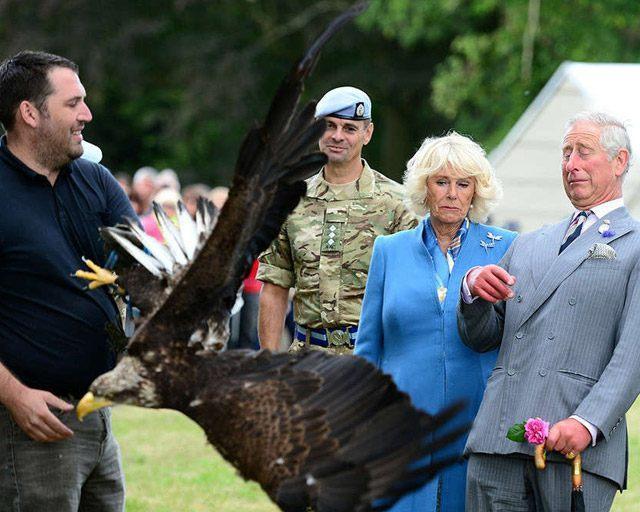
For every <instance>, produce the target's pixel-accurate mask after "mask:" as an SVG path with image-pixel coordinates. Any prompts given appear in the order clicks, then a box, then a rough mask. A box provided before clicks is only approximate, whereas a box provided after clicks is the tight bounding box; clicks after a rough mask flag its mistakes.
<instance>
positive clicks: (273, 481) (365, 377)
mask: <svg viewBox="0 0 640 512" xmlns="http://www.w3.org/2000/svg"><path fill="white" fill-rule="evenodd" d="M212 357H214V358H215V361H216V363H215V364H214V365H207V364H204V365H203V366H202V368H201V373H200V377H199V379H198V382H199V384H200V385H201V387H200V392H199V393H198V394H197V396H196V397H195V398H194V399H193V400H192V401H191V402H190V403H189V404H185V405H186V410H183V411H182V412H184V413H185V414H187V415H188V416H190V417H191V418H193V419H194V420H195V421H196V422H197V423H198V424H200V425H201V426H202V427H203V429H204V430H205V432H206V433H207V437H208V438H209V441H210V442H211V443H212V444H213V445H214V446H215V447H216V448H217V449H218V451H219V452H220V453H221V454H222V455H223V456H224V457H225V458H227V459H228V460H229V461H230V462H231V463H232V464H233V465H234V466H235V467H236V468H238V470H239V471H240V473H241V474H242V476H244V477H245V478H249V479H252V480H255V481H257V482H259V483H260V484H261V486H262V487H263V489H264V490H265V491H266V492H267V493H268V494H269V496H270V497H271V498H272V499H273V500H274V501H275V502H276V503H277V504H278V505H279V506H280V507H281V508H282V510H285V511H305V510H307V508H306V507H307V506H311V507H312V510H314V511H317V512H322V511H334V512H340V511H344V512H347V511H349V512H354V511H369V510H386V509H387V508H388V507H390V506H391V505H393V503H394V502H395V501H396V500H397V499H398V498H399V497H401V496H402V495H403V494H405V493H407V492H409V491H411V490H414V489H415V488H417V487H420V486H422V485H424V484H425V483H426V482H427V481H428V480H430V479H431V478H432V477H433V476H434V475H435V474H436V472H437V471H438V470H439V469H441V468H442V467H444V466H446V465H449V464H451V463H452V462H453V460H452V459H444V458H438V456H437V449H438V448H439V447H441V446H443V445H445V444H446V443H448V442H450V441H451V440H452V439H455V438H457V437H458V436H459V435H461V434H462V433H463V432H464V431H465V430H466V429H465V428H461V429H457V430H456V431H452V430H451V429H449V431H448V432H447V429H446V427H445V429H444V431H445V432H446V433H445V434H443V433H442V429H440V427H442V426H443V424H445V423H446V422H447V420H448V419H449V418H450V417H451V416H452V415H453V414H454V413H455V412H456V410H457V408H452V409H450V410H449V411H445V412H443V413H441V414H439V415H437V416H429V415H427V414H425V413H422V412H420V411H418V410H416V409H415V408H414V407H412V406H411V403H410V400H409V397H408V396H407V395H405V394H404V393H401V392H399V391H398V390H397V388H396V386H395V384H394V383H393V381H392V380H391V378H389V377H388V376H386V375H383V374H382V373H380V372H379V371H378V370H377V369H376V368H375V367H374V366H373V365H371V364H369V363H367V362H366V361H365V360H363V359H361V358H358V357H355V356H342V357H338V356H332V355H329V354H326V353H323V352H318V351H308V352H303V353H300V354H296V355H292V354H272V353H270V352H266V351H263V352H259V353H251V352H248V351H229V352H224V353H222V354H213V355H212ZM200 379H201V380H200ZM438 429H440V430H438ZM437 433H438V434H439V435H438V436H437V435H436V434H437ZM434 452H435V454H434Z"/></svg>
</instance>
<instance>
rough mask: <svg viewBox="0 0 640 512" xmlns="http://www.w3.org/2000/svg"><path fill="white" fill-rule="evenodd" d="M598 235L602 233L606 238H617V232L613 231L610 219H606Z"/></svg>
mask: <svg viewBox="0 0 640 512" xmlns="http://www.w3.org/2000/svg"><path fill="white" fill-rule="evenodd" d="M598 233H600V234H601V235H602V236H603V237H604V238H611V237H612V236H615V234H616V232H615V231H613V230H612V229H611V221H610V220H609V219H604V220H603V221H602V224H600V227H599V228H598Z"/></svg>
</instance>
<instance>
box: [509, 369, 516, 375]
mask: <svg viewBox="0 0 640 512" xmlns="http://www.w3.org/2000/svg"><path fill="white" fill-rule="evenodd" d="M515 374H516V371H515V370H514V369H513V368H509V369H508V370H507V375H509V376H511V377H513V376H514V375H515Z"/></svg>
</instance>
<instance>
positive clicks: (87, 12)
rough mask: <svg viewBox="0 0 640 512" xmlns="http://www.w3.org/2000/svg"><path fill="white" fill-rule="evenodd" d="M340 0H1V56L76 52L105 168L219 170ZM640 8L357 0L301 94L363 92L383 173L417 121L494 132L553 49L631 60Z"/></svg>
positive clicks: (552, 63)
mask: <svg viewBox="0 0 640 512" xmlns="http://www.w3.org/2000/svg"><path fill="white" fill-rule="evenodd" d="M351 3H352V1H351V0H316V1H314V2H308V1H307V0H137V1H135V2H131V1H129V0H92V1H90V2H87V1H85V0H0V58H4V57H7V56H9V55H11V54H13V53H15V52H17V51H19V50H21V49H25V48H30V49H43V50H47V51H51V52H54V53H59V54H62V55H65V56H67V57H70V58H71V59H73V60H75V61H76V62H78V64H79V65H80V67H81V78H82V80H83V82H84V84H85V86H86V88H87V91H88V93H89V97H88V102H89V104H90V106H91V108H92V110H93V113H94V121H93V122H92V123H91V124H90V125H89V126H88V127H87V129H86V132H85V133H86V134H87V138H88V139H89V140H92V141H94V142H96V143H98V144H99V145H100V146H101V147H102V148H103V150H104V153H105V163H106V164H107V165H108V166H109V167H111V168H112V170H114V171H127V172H132V171H134V170H135V169H136V168H138V167H140V166H142V165H155V166H157V167H172V168H175V169H176V170H177V171H178V172H179V174H180V176H181V178H182V179H183V181H185V182H192V181H205V182H207V183H210V184H224V183H228V181H229V177H230V175H231V172H232V168H233V165H234V159H235V154H236V150H237V148H238V146H239V145H240V142H241V137H242V135H243V134H244V132H245V131H246V129H247V128H248V127H249V126H250V125H251V123H252V122H253V121H254V120H255V119H260V118H261V117H262V116H263V115H264V113H265V110H266V108H267V106H268V101H269V99H270V97H271V94H272V93H273V91H275V89H276V87H277V84H278V82H279V80H280V78H281V77H282V76H283V75H284V73H285V72H286V71H287V69H288V67H289V66H290V65H291V64H292V63H293V61H294V60H295V59H296V58H297V57H298V55H299V54H300V53H301V52H302V50H303V48H304V47H305V46H306V44H308V43H309V42H310V41H311V40H312V39H313V37H314V36H316V35H317V34H318V33H319V31H320V30H321V29H322V27H323V26H324V24H325V23H326V22H327V21H328V20H330V19H331V18H332V17H333V16H334V15H335V14H337V13H338V12H339V11H340V10H342V9H344V8H345V7H346V6H347V5H349V4H351ZM536 6H537V11H536ZM639 11H640V3H639V2H637V1H636V0H609V1H606V2H605V1H604V0H574V1H572V2H565V1H564V0H420V1H416V0H372V2H371V6H370V8H369V10H368V11H367V12H366V13H365V14H364V15H363V16H362V17H361V18H360V19H359V20H358V22H357V23H356V24H355V25H351V26H349V27H347V28H346V29H345V30H343V31H342V32H341V33H340V34H339V35H338V36H337V37H336V38H335V39H334V40H333V41H331V42H330V43H329V45H328V46H327V49H326V51H325V52H324V55H323V56H322V58H321V60H320V63H319V65H318V69H317V70H316V72H315V73H314V75H313V76H312V78H311V80H310V81H309V83H308V84H307V86H308V90H307V94H306V98H307V99H310V98H316V99H317V98H319V97H320V96H321V95H322V94H323V93H324V92H325V91H326V90H328V89H330V88H331V87H336V86H339V85H346V84H350V85H354V86H356V87H361V88H362V89H364V90H366V91H367V92H368V93H369V94H370V96H371V97H372V99H373V116H374V121H375V133H374V137H373V141H372V143H371V145H370V147H368V148H367V149H366V151H365V153H366V156H367V158H368V159H369V160H370V163H371V164H372V165H373V166H374V167H376V168H378V169H379V170H381V171H383V172H385V173H387V174H389V175H390V176H392V177H394V178H396V179H398V178H400V176H401V174H402V170H403V169H404V164H405V162H406V160H407V159H408V158H409V157H410V156H411V154H412V153H413V151H414V150H415V148H416V147H417V145H418V144H419V143H420V141H421V139H423V138H424V137H425V136H427V135H433V134H436V135H438V134H442V133H444V132H446V131H447V130H448V129H451V128H455V129H457V130H458V131H461V132H463V133H468V134H471V135H473V136H474V138H476V139H477V140H478V141H480V142H481V143H484V144H486V145H488V146H491V145H494V144H495V143H497V142H498V141H499V139H500V138H501V137H502V136H503V135H504V133H505V132H506V130H507V129H508V128H509V127H510V126H511V125H512V124H513V122H514V121H515V120H516V119H517V118H518V116H519V115H520V114H521V113H522V111H523V110H524V109H525V108H526V106H527V105H528V104H529V102H530V101H531V100H532V99H533V97H534V95H535V94H536V93H537V92H538V91H539V89H540V88H541V87H542V86H543V85H544V83H545V82H546V81H547V80H548V78H549V77H550V76H551V74H552V73H553V72H554V71H555V69H556V68H557V66H558V65H559V64H560V63H561V62H562V61H564V60H580V61H620V62H636V61H638V57H639V56H640V27H639V26H638V23H637V20H638V19H640V18H639V14H640V12H639ZM532 12H533V13H534V14H535V13H536V12H537V14H538V16H537V21H536V16H532V14H531V13H532Z"/></svg>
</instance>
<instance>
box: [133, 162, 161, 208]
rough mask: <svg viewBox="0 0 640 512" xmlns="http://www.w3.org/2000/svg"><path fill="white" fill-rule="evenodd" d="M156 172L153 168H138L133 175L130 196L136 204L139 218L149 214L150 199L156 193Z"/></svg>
mask: <svg viewBox="0 0 640 512" xmlns="http://www.w3.org/2000/svg"><path fill="white" fill-rule="evenodd" d="M157 178H158V171H157V170H156V169H155V168H154V167H150V166H146V167H140V169H138V170H137V171H136V172H135V174H134V175H133V183H132V186H131V196H132V198H133V199H134V200H135V201H136V202H137V204H138V208H139V211H136V213H137V214H138V215H140V216H143V215H147V214H148V213H151V199H152V198H153V196H154V195H155V193H156V191H157V185H156V180H157Z"/></svg>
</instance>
